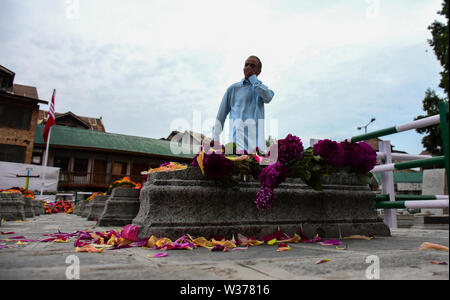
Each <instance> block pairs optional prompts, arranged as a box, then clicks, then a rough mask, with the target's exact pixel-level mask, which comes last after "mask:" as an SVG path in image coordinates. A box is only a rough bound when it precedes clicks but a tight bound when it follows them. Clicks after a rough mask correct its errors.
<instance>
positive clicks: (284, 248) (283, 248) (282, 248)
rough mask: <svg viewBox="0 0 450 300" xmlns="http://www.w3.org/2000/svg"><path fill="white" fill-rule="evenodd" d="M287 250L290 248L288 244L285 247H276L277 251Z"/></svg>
mask: <svg viewBox="0 0 450 300" xmlns="http://www.w3.org/2000/svg"><path fill="white" fill-rule="evenodd" d="M287 250H291V247H289V245H288V246H287V247H280V248H278V249H277V252H283V251H287Z"/></svg>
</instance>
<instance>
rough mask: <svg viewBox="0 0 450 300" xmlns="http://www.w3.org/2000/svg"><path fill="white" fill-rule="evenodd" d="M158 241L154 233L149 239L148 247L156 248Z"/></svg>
mask: <svg viewBox="0 0 450 300" xmlns="http://www.w3.org/2000/svg"><path fill="white" fill-rule="evenodd" d="M156 241H157V238H156V236H154V235H152V236H151V237H150V238H149V239H148V241H147V247H148V248H156Z"/></svg>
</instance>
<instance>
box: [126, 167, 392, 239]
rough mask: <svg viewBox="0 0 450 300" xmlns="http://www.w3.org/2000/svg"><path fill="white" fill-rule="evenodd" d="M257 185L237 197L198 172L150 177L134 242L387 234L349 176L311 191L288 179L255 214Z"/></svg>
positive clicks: (368, 196) (371, 199)
mask: <svg viewBox="0 0 450 300" xmlns="http://www.w3.org/2000/svg"><path fill="white" fill-rule="evenodd" d="M259 187H260V184H259V182H257V181H255V180H250V181H248V182H243V183H242V184H240V189H239V191H235V190H233V189H232V188H223V187H220V186H218V185H217V184H216V183H215V182H214V181H213V180H209V179H206V178H205V177H204V176H203V175H202V173H201V171H200V169H199V168H193V167H190V168H188V169H186V170H180V171H173V172H167V173H165V172H158V173H153V174H151V175H150V176H149V177H148V179H147V182H146V183H145V184H144V186H143V188H142V190H141V194H140V209H139V212H138V214H137V216H136V218H134V220H133V224H136V225H138V226H139V227H140V229H139V236H140V237H148V236H151V235H155V236H165V237H170V238H178V237H180V236H182V235H183V234H186V233H189V234H191V235H193V236H204V237H206V238H208V237H209V236H212V235H221V236H224V237H226V238H231V237H232V235H235V236H236V234H237V233H241V234H243V235H246V236H253V237H254V238H261V237H264V236H266V235H269V234H273V233H274V232H276V229H277V228H278V226H280V227H281V229H282V231H283V232H285V233H287V234H289V235H293V234H294V233H299V232H300V230H301V228H303V230H304V233H305V234H306V235H307V236H308V237H313V236H315V235H316V234H319V236H321V237H322V238H332V237H335V238H336V237H340V236H341V237H342V236H348V235H353V234H364V235H369V234H374V235H377V236H389V235H390V230H389V228H388V226H386V225H385V224H384V223H383V221H382V219H380V218H379V217H378V216H377V213H376V209H375V194H374V193H373V192H371V191H370V189H369V187H368V185H362V184H360V183H359V181H358V179H357V177H356V176H354V175H349V174H337V175H333V176H330V177H328V178H327V180H326V181H324V182H323V187H324V189H323V191H315V190H313V189H312V188H310V187H309V186H307V185H306V184H304V183H303V182H302V181H301V180H299V179H291V178H288V179H287V180H286V181H285V183H283V184H281V185H280V186H279V187H278V188H277V189H275V197H276V199H275V202H274V204H273V206H272V208H271V209H269V210H268V211H265V212H263V211H259V210H258V209H257V208H256V206H255V204H254V202H253V201H254V199H255V196H256V193H257V192H258V190H259Z"/></svg>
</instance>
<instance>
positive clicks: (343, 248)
mask: <svg viewBox="0 0 450 300" xmlns="http://www.w3.org/2000/svg"><path fill="white" fill-rule="evenodd" d="M347 248H348V245H347V244H345V245H344V247H339V246H336V250H347Z"/></svg>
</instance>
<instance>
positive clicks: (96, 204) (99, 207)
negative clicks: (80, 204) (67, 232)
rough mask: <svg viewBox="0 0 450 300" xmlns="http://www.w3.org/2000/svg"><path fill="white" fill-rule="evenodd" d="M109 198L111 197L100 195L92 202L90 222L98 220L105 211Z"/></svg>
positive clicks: (88, 217)
mask: <svg viewBox="0 0 450 300" xmlns="http://www.w3.org/2000/svg"><path fill="white" fill-rule="evenodd" d="M109 197H110V195H98V196H95V197H94V198H93V199H92V200H91V204H90V210H89V214H88V215H87V220H88V221H97V220H98V218H99V217H100V216H101V214H102V213H103V210H104V209H105V205H106V200H108V198H109Z"/></svg>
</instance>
